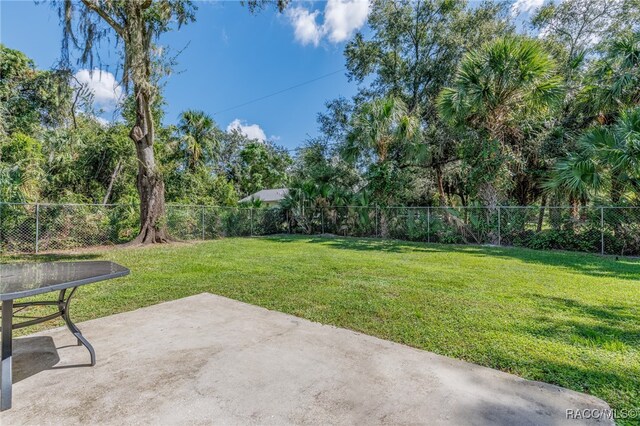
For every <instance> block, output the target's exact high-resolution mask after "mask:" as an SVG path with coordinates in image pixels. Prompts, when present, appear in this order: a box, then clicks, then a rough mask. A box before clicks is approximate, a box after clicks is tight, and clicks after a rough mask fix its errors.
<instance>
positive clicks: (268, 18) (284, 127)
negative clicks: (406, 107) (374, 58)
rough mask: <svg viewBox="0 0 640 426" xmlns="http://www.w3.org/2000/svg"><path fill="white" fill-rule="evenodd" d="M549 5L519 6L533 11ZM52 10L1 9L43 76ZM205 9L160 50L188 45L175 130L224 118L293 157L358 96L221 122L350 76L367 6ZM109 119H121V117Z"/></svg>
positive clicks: (19, 4) (290, 103)
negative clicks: (189, 116)
mask: <svg viewBox="0 0 640 426" xmlns="http://www.w3.org/2000/svg"><path fill="white" fill-rule="evenodd" d="M542 2H543V0H518V1H517V2H516V3H522V5H523V6H524V8H526V7H527V6H534V7H535V6H539V5H540V4H541V3H542ZM43 3H44V4H43ZM43 3H41V4H35V3H34V2H33V1H31V0H22V1H16V0H0V41H1V42H2V43H4V44H5V45H6V46H8V47H10V48H13V49H19V50H21V51H23V52H25V53H26V54H27V55H28V56H29V57H31V58H33V59H34V60H35V62H36V64H37V66H38V67H40V68H49V67H51V66H53V65H54V64H55V63H56V60H57V59H58V57H59V54H60V38H61V28H60V26H59V22H58V17H57V14H56V11H55V10H54V9H53V8H51V7H50V6H49V5H48V4H47V3H46V1H45V2H43ZM196 4H197V5H198V8H199V10H198V12H197V21H196V22H195V23H192V24H189V25H187V26H185V27H183V28H181V29H180V30H179V31H174V32H171V33H169V34H168V35H167V36H165V37H164V38H163V40H162V41H161V43H162V44H164V45H168V46H170V48H171V49H172V50H173V51H178V50H180V49H183V48H184V47H185V46H187V44H188V47H186V49H185V50H184V51H183V53H182V54H181V55H180V56H179V58H178V66H177V67H176V69H175V71H176V73H174V74H173V75H172V76H171V77H170V78H169V79H168V80H167V82H166V86H165V89H164V96H165V99H166V101H167V105H166V108H165V110H166V116H165V122H166V123H175V122H176V121H177V117H178V115H179V113H180V112H181V111H183V110H185V109H188V108H192V109H201V110H204V111H206V112H208V113H209V114H212V115H213V114H215V115H214V118H215V120H216V121H217V123H218V125H219V126H220V127H221V128H223V129H226V128H227V127H228V126H229V125H230V124H232V123H233V124H234V125H235V126H241V129H242V131H244V132H245V133H247V134H248V135H250V136H252V137H260V138H262V135H264V136H265V137H266V138H268V139H273V140H275V141H276V142H277V143H278V144H280V145H283V146H285V147H287V148H293V147H296V146H300V145H301V144H302V143H303V142H304V140H305V139H306V138H307V137H308V136H314V135H316V134H317V124H316V114H317V113H318V112H319V111H322V110H323V108H324V103H325V101H327V100H330V99H333V98H335V97H338V96H345V97H350V96H352V95H353V94H354V93H355V92H356V91H357V87H356V84H355V83H354V82H349V81H348V80H347V78H346V76H345V74H344V72H343V71H341V72H337V73H335V74H333V75H331V76H329V77H326V78H323V79H320V80H318V81H315V82H313V83H310V84H307V85H304V86H302V87H298V88H296V89H293V90H290V91H287V92H285V93H282V94H279V95H277V96H273V97H270V98H268V99H265V100H262V101H259V102H255V103H252V104H250V105H246V106H243V107H241V108H236V109H233V110H229V111H224V112H219V111H222V110H226V109H228V108H230V107H233V106H236V105H238V104H242V103H244V102H246V101H250V100H253V99H256V98H259V97H262V96H265V95H269V94H271V93H274V92H277V91H279V90H281V89H285V88H288V87H291V86H293V85H296V84H299V83H302V82H305V81H308V80H311V79H313V78H316V77H319V76H324V75H326V74H329V73H333V72H336V71H339V70H343V69H344V57H343V49H344V45H345V43H346V41H347V40H348V39H349V38H350V36H351V35H352V34H353V32H355V31H356V30H358V29H361V30H364V31H365V32H366V24H365V21H366V16H367V11H368V3H367V1H366V0H328V1H327V2H294V3H292V5H290V7H289V8H288V10H287V12H286V13H285V14H278V13H277V12H276V11H274V10H272V9H269V10H264V11H262V12H260V13H257V14H254V15H252V14H250V13H249V12H248V10H247V9H246V8H245V7H243V6H242V5H240V3H239V2H236V1H226V2H205V1H196ZM114 49H115V48H114V47H112V48H111V51H110V52H109V51H106V52H105V54H104V55H103V61H104V63H103V65H102V66H101V67H102V68H103V69H105V70H109V71H111V72H115V69H116V66H117V63H116V61H115V59H116V58H117V55H116V54H115V53H114V52H115V50H114ZM78 68H81V67H78ZM78 71H79V72H80V73H79V74H78V76H79V78H80V79H81V80H83V81H85V82H88V83H90V84H91V85H92V86H95V90H96V103H97V106H98V107H100V106H102V107H104V108H105V109H106V110H109V109H110V108H112V104H113V98H114V97H116V95H117V90H115V91H114V87H113V86H114V85H115V84H117V83H116V80H114V79H113V76H111V75H109V74H100V73H93V74H92V75H89V73H88V72H87V71H84V72H82V71H80V69H78ZM114 93H115V94H116V95H114ZM218 112H219V113H218ZM102 116H103V118H113V113H108V112H107V113H105V114H103V115H102Z"/></svg>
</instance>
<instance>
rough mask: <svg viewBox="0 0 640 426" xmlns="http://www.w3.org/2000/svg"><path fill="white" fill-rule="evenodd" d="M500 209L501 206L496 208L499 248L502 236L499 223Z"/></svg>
mask: <svg viewBox="0 0 640 426" xmlns="http://www.w3.org/2000/svg"><path fill="white" fill-rule="evenodd" d="M501 209H502V206H498V245H499V246H501V245H502V234H501V232H500V222H501V220H500V219H501V217H500V210H501Z"/></svg>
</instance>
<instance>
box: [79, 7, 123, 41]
mask: <svg viewBox="0 0 640 426" xmlns="http://www.w3.org/2000/svg"><path fill="white" fill-rule="evenodd" d="M82 3H83V4H84V5H85V6H86V7H88V8H89V9H91V10H93V11H94V12H96V13H97V14H98V15H100V17H101V18H102V19H104V20H105V21H106V23H107V24H109V26H110V27H111V28H113V30H114V31H115V32H116V33H117V34H118V35H119V36H120V37H123V38H124V29H123V28H122V26H120V24H118V23H117V22H116V21H115V19H113V18H112V17H111V16H109V14H108V13H107V12H105V11H104V10H102V9H101V8H100V7H99V6H98V5H97V4H96V3H95V2H94V1H93V0H82Z"/></svg>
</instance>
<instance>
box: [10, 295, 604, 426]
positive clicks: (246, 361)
mask: <svg viewBox="0 0 640 426" xmlns="http://www.w3.org/2000/svg"><path fill="white" fill-rule="evenodd" d="M79 326H80V328H81V329H82V331H83V333H84V334H85V336H87V338H88V339H89V341H90V342H91V343H92V344H93V345H94V347H95V349H96V353H97V365H96V366H95V367H87V366H79V364H83V363H88V362H89V355H88V353H87V351H86V350H85V349H84V348H83V347H78V346H75V341H74V339H73V338H72V336H71V334H70V333H69V332H68V331H67V330H66V329H61V328H60V329H55V330H50V331H47V332H43V333H38V334H35V335H31V336H27V337H24V338H20V339H17V340H16V342H15V344H14V347H15V353H14V365H15V367H14V369H15V378H14V381H15V384H14V387H13V392H14V394H13V408H12V409H11V410H9V411H6V412H3V413H2V414H1V415H0V420H1V423H2V425H19V424H65V425H69V424H114V425H116V424H117V425H120V424H123V423H124V424H212V423H215V424H274V425H275V424H278V425H279V424H367V425H369V424H430V425H434V424H435V425H440V424H442V425H445V424H447V425H449V424H450V425H489V424H490V425H496V424H498V425H561V424H568V425H577V424H585V423H586V422H587V421H586V420H583V421H576V420H568V419H566V410H567V409H573V410H577V409H606V408H608V406H607V404H606V403H605V402H603V401H602V400H599V399H597V398H594V397H592V396H589V395H585V394H581V393H577V392H573V391H570V390H566V389H563V388H560V387H556V386H552V385H548V384H544V383H539V382H532V381H527V380H524V379H521V378H519V377H516V376H514V375H510V374H506V373H503V372H500V371H496V370H492V369H489V368H485V367H480V366H477V365H473V364H469V363H466V362H463V361H459V360H455V359H451V358H447V357H443V356H439V355H436V354H433V353H431V352H426V351H421V350H418V349H414V348H411V347H407V346H404V345H400V344H396V343H392V342H389V341H386V340H381V339H377V338H375V337H371V336H367V335H364V334H360V333H355V332H353V331H349V330H345V329H340V328H336V327H331V326H326V325H321V324H318V323H313V322H310V321H307V320H304V319H300V318H297V317H294V316H291V315H286V314H282V313H279V312H274V311H269V310H267V309H263V308H260V307H256V306H252V305H248V304H245V303H241V302H237V301H234V300H231V299H227V298H224V297H219V296H215V295H212V294H207V293H205V294H200V295H197V296H192V297H187V298H184V299H180V300H176V301H173V302H167V303H162V304H159V305H155V306H151V307H148V308H144V309H139V310H136V311H132V312H127V313H122V314H118V315H113V316H110V317H107V318H100V319H96V320H91V321H87V322H84V323H80V324H79ZM591 422H593V423H595V421H593V420H592V421H591ZM599 424H603V423H599Z"/></svg>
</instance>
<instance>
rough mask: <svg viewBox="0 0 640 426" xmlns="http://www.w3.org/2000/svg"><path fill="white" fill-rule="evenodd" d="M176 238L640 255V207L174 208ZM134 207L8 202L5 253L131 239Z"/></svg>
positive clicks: (1, 228) (2, 207) (0, 224)
mask: <svg viewBox="0 0 640 426" xmlns="http://www.w3.org/2000/svg"><path fill="white" fill-rule="evenodd" d="M164 220H165V223H166V225H167V228H168V230H169V233H170V234H171V235H172V236H173V237H175V238H178V239H181V240H209V239H215V238H223V237H248V236H259V235H274V234H282V233H291V234H304V235H317V234H333V235H339V236H353V237H379V238H393V239H399V240H407V241H422V242H429V243H445V244H491V245H498V246H519V247H529V248H533V249H539V250H547V249H560V250H573V251H582V252H591V253H601V254H615V255H624V256H640V207H604V206H603V207H581V208H579V209H572V208H570V207H554V206H552V207H549V206H545V207H535V206H527V207H521V206H497V207H361V206H337V207H326V208H317V209H313V208H303V207H299V208H295V209H292V210H283V209H280V208H269V209H267V208H246V207H215V206H198V205H171V204H170V205H167V210H166V217H165V219H164ZM138 223H139V210H138V207H137V206H133V205H98V204H18V203H0V252H3V253H12V252H40V251H49V250H61V249H70V248H80V247H89V246H98V245H111V244H120V243H125V242H127V241H130V240H132V239H133V238H134V237H135V236H136V234H137V230H138Z"/></svg>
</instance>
